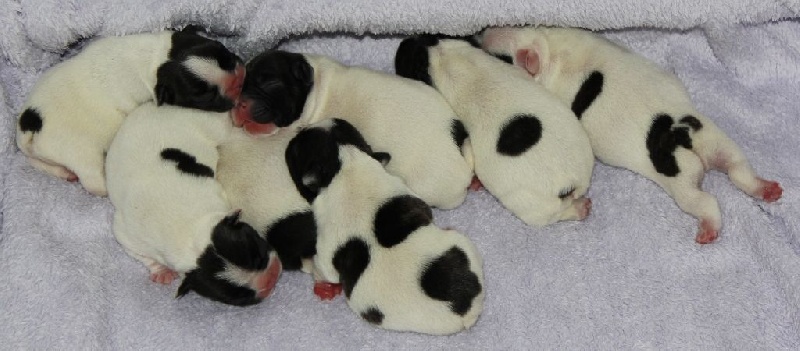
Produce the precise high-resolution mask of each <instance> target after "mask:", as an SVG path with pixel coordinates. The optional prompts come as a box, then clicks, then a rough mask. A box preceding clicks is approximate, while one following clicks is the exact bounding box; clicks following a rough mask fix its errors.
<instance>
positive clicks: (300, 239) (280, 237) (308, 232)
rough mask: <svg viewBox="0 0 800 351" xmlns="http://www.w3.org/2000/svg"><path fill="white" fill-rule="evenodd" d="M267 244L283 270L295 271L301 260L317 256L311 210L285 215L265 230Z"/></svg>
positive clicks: (315, 232) (315, 225)
mask: <svg viewBox="0 0 800 351" xmlns="http://www.w3.org/2000/svg"><path fill="white" fill-rule="evenodd" d="M267 242H269V244H270V245H272V247H273V248H275V252H277V253H278V257H279V258H280V259H281V263H282V264H283V268H284V269H286V270H297V269H300V268H302V267H303V259H304V258H311V257H313V256H314V255H316V254H317V248H316V246H317V223H316V222H315V221H314V213H313V212H311V210H308V211H304V212H295V213H292V214H290V215H287V216H285V217H283V218H281V219H279V220H277V221H276V222H275V223H273V224H272V225H270V227H269V229H267Z"/></svg>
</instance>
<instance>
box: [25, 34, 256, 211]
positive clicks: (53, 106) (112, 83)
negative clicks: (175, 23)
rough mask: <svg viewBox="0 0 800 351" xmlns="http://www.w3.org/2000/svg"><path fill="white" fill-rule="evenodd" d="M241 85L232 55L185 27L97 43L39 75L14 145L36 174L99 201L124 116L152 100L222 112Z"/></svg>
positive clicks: (237, 64)
mask: <svg viewBox="0 0 800 351" xmlns="http://www.w3.org/2000/svg"><path fill="white" fill-rule="evenodd" d="M243 80H244V67H243V65H242V62H241V60H240V59H239V58H238V57H237V56H236V55H235V54H233V53H231V52H230V51H228V50H227V49H226V48H225V47H224V46H223V45H222V44H220V43H219V42H217V41H214V40H211V39H207V38H205V37H202V36H200V35H198V34H196V33H195V32H193V31H191V30H184V31H180V32H171V31H165V32H161V33H153V34H138V35H128V36H124V37H108V38H103V39H98V40H97V41H95V42H93V43H91V44H90V45H88V46H87V47H86V48H85V49H84V50H83V51H82V52H81V53H79V54H78V55H76V56H75V57H73V58H71V59H69V60H67V61H64V62H62V63H60V64H58V65H56V66H54V67H53V68H51V69H50V70H48V71H47V72H45V73H44V74H43V75H42V77H41V78H40V79H39V81H38V82H37V83H36V85H35V86H34V87H33V90H32V92H31V94H30V96H29V97H28V101H27V102H26V103H25V105H24V106H23V112H22V114H21V115H20V117H19V121H18V123H17V145H18V146H19V148H20V150H22V152H23V153H24V154H25V156H27V157H28V160H29V161H30V163H31V164H32V165H33V166H34V167H36V168H38V169H39V170H41V171H43V172H46V173H49V174H52V175H54V176H57V177H59V178H63V179H66V180H69V181H77V180H80V182H81V184H83V186H84V188H86V190H88V191H89V192H90V193H92V194H94V195H98V196H104V195H105V194H106V182H105V178H104V176H103V174H104V172H103V162H104V157H105V152H106V151H107V150H108V146H109V144H110V143H111V139H112V138H113V137H114V133H116V131H117V129H118V128H119V126H120V124H121V123H122V120H123V118H125V116H126V115H127V114H128V113H130V112H131V111H132V110H133V109H134V108H136V107H137V106H139V105H140V104H142V103H144V102H146V101H150V100H155V101H156V102H158V104H159V105H161V104H169V105H177V106H184V107H192V108H198V109H201V110H208V111H217V112H223V111H228V110H230V109H231V108H232V107H233V106H234V101H235V100H236V99H237V98H238V95H239V93H240V91H241V84H242V82H243Z"/></svg>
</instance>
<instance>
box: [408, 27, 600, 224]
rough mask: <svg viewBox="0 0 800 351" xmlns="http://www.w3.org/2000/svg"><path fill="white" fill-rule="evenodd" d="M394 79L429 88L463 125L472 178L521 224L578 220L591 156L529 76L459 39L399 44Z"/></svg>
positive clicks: (571, 119)
mask: <svg viewBox="0 0 800 351" xmlns="http://www.w3.org/2000/svg"><path fill="white" fill-rule="evenodd" d="M395 70H396V71H397V74H399V75H402V76H405V77H408V78H413V79H418V80H420V81H423V82H426V83H428V84H431V85H432V86H433V87H434V88H436V89H438V90H439V92H441V93H442V95H443V96H444V98H445V100H447V101H448V102H449V103H450V106H452V107H453V109H454V110H455V111H456V114H458V116H459V118H461V120H462V121H464V125H465V127H466V130H467V132H468V133H469V143H470V146H471V150H472V153H473V158H474V163H475V174H476V175H477V176H478V179H480V181H481V182H482V183H483V184H484V186H485V187H486V189H487V190H488V191H489V192H490V193H491V194H493V195H494V196H496V197H497V198H498V200H499V201H500V202H501V203H502V204H503V205H504V206H505V207H506V208H508V209H509V210H511V212H513V213H514V214H515V215H516V216H517V217H519V218H520V219H522V220H523V221H524V222H525V223H527V224H529V225H534V226H544V225H547V224H550V223H553V222H556V221H560V220H581V219H583V218H585V217H586V216H587V215H588V213H589V210H590V206H591V202H590V201H589V199H588V198H585V197H584V196H583V195H584V194H585V193H586V190H587V189H588V188H589V181H590V178H591V176H592V167H593V165H594V157H593V155H592V150H591V145H590V144H589V139H588V137H587V136H586V133H585V132H584V131H583V129H582V128H581V126H580V123H578V121H577V120H576V119H575V116H574V115H573V114H572V111H570V110H569V108H567V106H565V105H564V104H563V103H562V102H561V101H560V100H558V99H557V98H556V97H555V96H554V95H553V94H551V93H550V92H548V91H547V90H545V89H544V88H543V87H541V86H540V85H539V84H537V83H536V82H534V81H533V79H531V78H530V77H528V75H526V74H524V73H523V72H520V71H519V70H518V69H515V68H513V67H510V66H508V65H506V64H505V63H503V62H502V61H500V60H498V59H496V58H494V57H492V56H489V55H487V54H486V53H485V52H483V51H482V50H480V49H478V48H475V47H473V46H471V45H470V44H469V43H468V42H467V41H465V40H457V39H444V38H442V39H440V38H437V37H434V36H421V37H416V38H408V39H405V40H404V41H403V42H402V43H401V44H400V46H399V47H398V49H397V55H396V57H395Z"/></svg>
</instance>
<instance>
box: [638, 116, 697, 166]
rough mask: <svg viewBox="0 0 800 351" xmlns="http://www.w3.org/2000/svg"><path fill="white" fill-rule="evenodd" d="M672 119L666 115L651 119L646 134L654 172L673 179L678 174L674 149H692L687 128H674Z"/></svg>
mask: <svg viewBox="0 0 800 351" xmlns="http://www.w3.org/2000/svg"><path fill="white" fill-rule="evenodd" d="M673 124H674V121H673V120H672V117H670V116H669V115H666V114H660V115H657V116H656V117H655V118H654V119H653V124H652V125H651V126H650V131H649V132H648V133H647V142H646V143H647V150H648V151H649V156H650V161H651V162H652V163H653V166H654V167H655V169H656V171H657V172H658V173H661V174H663V175H665V176H667V177H674V176H676V175H678V173H680V169H679V168H678V162H677V160H675V155H674V152H675V149H677V148H678V146H683V147H684V148H687V149H691V148H692V138H691V136H690V135H689V127H686V126H675V127H673Z"/></svg>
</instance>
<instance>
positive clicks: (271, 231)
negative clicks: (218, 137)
mask: <svg viewBox="0 0 800 351" xmlns="http://www.w3.org/2000/svg"><path fill="white" fill-rule="evenodd" d="M231 134H232V135H231V137H230V139H228V140H226V141H225V142H224V143H223V144H222V145H220V148H219V163H218V165H217V180H218V181H219V182H220V184H221V185H222V188H223V190H224V191H225V194H227V196H228V201H229V202H230V205H231V207H233V208H239V209H241V210H242V212H241V220H242V221H243V222H245V223H248V224H250V225H252V226H253V228H255V229H256V230H258V231H259V232H261V233H262V234H263V235H262V236H265V237H266V238H267V242H268V243H269V244H270V246H272V247H273V248H274V249H275V252H277V253H278V257H280V260H281V263H282V264H283V268H284V269H287V270H297V269H302V270H303V271H305V272H306V273H311V258H312V257H313V256H314V254H316V242H317V226H316V223H315V222H314V214H313V213H312V212H311V204H310V203H309V202H308V201H307V200H306V199H305V198H303V196H301V195H300V193H299V192H298V191H297V188H296V187H295V185H294V182H293V181H292V177H291V176H290V175H289V169H288V167H287V166H286V158H285V154H286V146H287V145H288V144H289V141H290V140H292V138H294V136H295V135H296V134H297V133H296V131H295V130H294V129H292V128H285V129H282V130H281V131H280V133H276V134H275V135H271V136H267V135H250V134H248V133H247V132H245V131H244V130H243V129H241V128H234V129H233V132H232V133H231Z"/></svg>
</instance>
